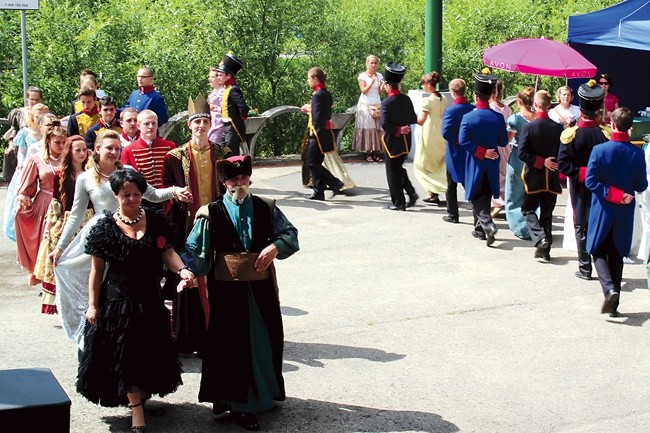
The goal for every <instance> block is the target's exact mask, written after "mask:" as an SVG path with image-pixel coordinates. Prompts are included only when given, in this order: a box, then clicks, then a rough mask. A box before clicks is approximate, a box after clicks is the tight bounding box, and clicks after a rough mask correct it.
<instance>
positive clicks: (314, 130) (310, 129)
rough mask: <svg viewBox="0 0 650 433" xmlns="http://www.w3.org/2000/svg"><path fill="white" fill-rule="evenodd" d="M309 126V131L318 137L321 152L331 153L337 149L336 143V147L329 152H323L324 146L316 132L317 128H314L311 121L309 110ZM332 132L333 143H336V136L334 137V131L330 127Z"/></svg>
mask: <svg viewBox="0 0 650 433" xmlns="http://www.w3.org/2000/svg"><path fill="white" fill-rule="evenodd" d="M307 128H308V129H309V132H310V133H311V135H312V136H313V137H314V138H315V139H316V143H317V144H318V148H319V149H320V153H322V154H325V153H330V152H334V150H336V144H334V148H335V149H332V150H330V151H329V152H323V146H321V144H320V139H319V138H318V134H317V133H316V128H314V124H313V123H312V122H311V111H310V112H309V123H308V124H307ZM328 131H329V132H330V134H332V143H336V137H334V131H332V130H331V129H328Z"/></svg>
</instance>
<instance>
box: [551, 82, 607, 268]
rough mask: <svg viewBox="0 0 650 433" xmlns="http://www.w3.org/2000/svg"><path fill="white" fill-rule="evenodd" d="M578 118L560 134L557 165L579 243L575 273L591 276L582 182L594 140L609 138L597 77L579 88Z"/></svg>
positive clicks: (586, 204) (586, 201)
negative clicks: (563, 177) (564, 182)
mask: <svg viewBox="0 0 650 433" xmlns="http://www.w3.org/2000/svg"><path fill="white" fill-rule="evenodd" d="M578 97H579V98H580V119H579V120H578V124H577V125H576V126H573V127H571V128H567V129H565V130H564V131H563V132H562V135H561V136H560V142H561V144H560V150H559V151H558V155H557V165H558V169H559V170H560V172H562V173H564V174H565V175H566V176H567V177H568V178H569V192H570V194H571V206H572V207H573V227H574V229H575V234H576V245H577V247H578V271H577V272H576V277H578V278H581V279H583V280H590V279H591V270H592V267H591V256H590V255H589V253H588V252H587V222H588V221H589V208H590V207H591V192H590V191H589V190H588V189H587V187H586V186H585V178H586V177H587V163H588V162H589V156H591V150H592V149H593V148H594V146H596V145H597V144H600V143H604V142H605V141H607V140H609V131H610V129H609V127H607V126H603V125H602V124H601V121H602V118H603V111H602V110H603V99H604V98H605V91H604V90H603V88H602V87H601V86H599V85H598V83H597V82H596V80H589V82H587V83H586V84H583V85H581V86H580V87H579V88H578Z"/></svg>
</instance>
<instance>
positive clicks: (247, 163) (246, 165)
mask: <svg viewBox="0 0 650 433" xmlns="http://www.w3.org/2000/svg"><path fill="white" fill-rule="evenodd" d="M217 174H218V175H219V180H221V181H224V180H226V179H230V178H232V177H237V176H239V175H242V174H243V175H244V176H250V175H251V174H253V163H252V161H251V156H250V155H244V156H231V157H230V158H226V159H222V160H219V161H217Z"/></svg>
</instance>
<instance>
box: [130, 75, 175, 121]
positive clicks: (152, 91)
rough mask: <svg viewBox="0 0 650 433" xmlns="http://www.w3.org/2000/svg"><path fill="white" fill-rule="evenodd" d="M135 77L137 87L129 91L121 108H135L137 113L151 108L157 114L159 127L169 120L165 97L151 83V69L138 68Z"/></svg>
mask: <svg viewBox="0 0 650 433" xmlns="http://www.w3.org/2000/svg"><path fill="white" fill-rule="evenodd" d="M136 78H137V81H138V88H137V89H135V90H134V91H133V92H131V94H130V95H129V98H128V99H127V100H126V104H124V107H122V110H124V109H125V108H129V107H131V108H135V109H136V110H137V111H138V113H139V112H141V111H142V110H151V111H153V112H154V113H156V116H158V128H160V127H161V126H163V125H164V124H165V123H167V121H168V120H169V112H168V111H167V104H166V103H165V98H163V97H162V95H161V94H160V93H158V91H157V90H156V88H155V87H154V85H153V71H152V70H151V68H147V67H144V68H140V69H138V75H137V77H136ZM120 111H121V110H120Z"/></svg>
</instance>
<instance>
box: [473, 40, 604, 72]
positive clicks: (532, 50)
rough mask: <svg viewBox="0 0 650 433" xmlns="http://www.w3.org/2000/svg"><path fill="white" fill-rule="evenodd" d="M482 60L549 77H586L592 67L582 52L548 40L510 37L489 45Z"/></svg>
mask: <svg viewBox="0 0 650 433" xmlns="http://www.w3.org/2000/svg"><path fill="white" fill-rule="evenodd" d="M483 63H485V64H486V65H487V66H489V67H491V68H496V69H503V70H505V71H510V72H521V73H522V74H534V75H544V76H550V77H566V78H567V79H570V78H590V77H593V76H594V75H596V67H595V66H594V65H593V64H592V63H591V62H589V60H587V59H585V58H584V57H583V56H582V54H580V53H579V52H577V51H576V50H574V49H573V48H571V47H570V46H568V45H566V44H562V43H560V42H557V41H554V40H552V39H544V38H540V39H514V40H512V41H508V42H505V43H503V44H499V45H496V46H494V47H490V48H488V49H487V50H485V53H484V54H483Z"/></svg>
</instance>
